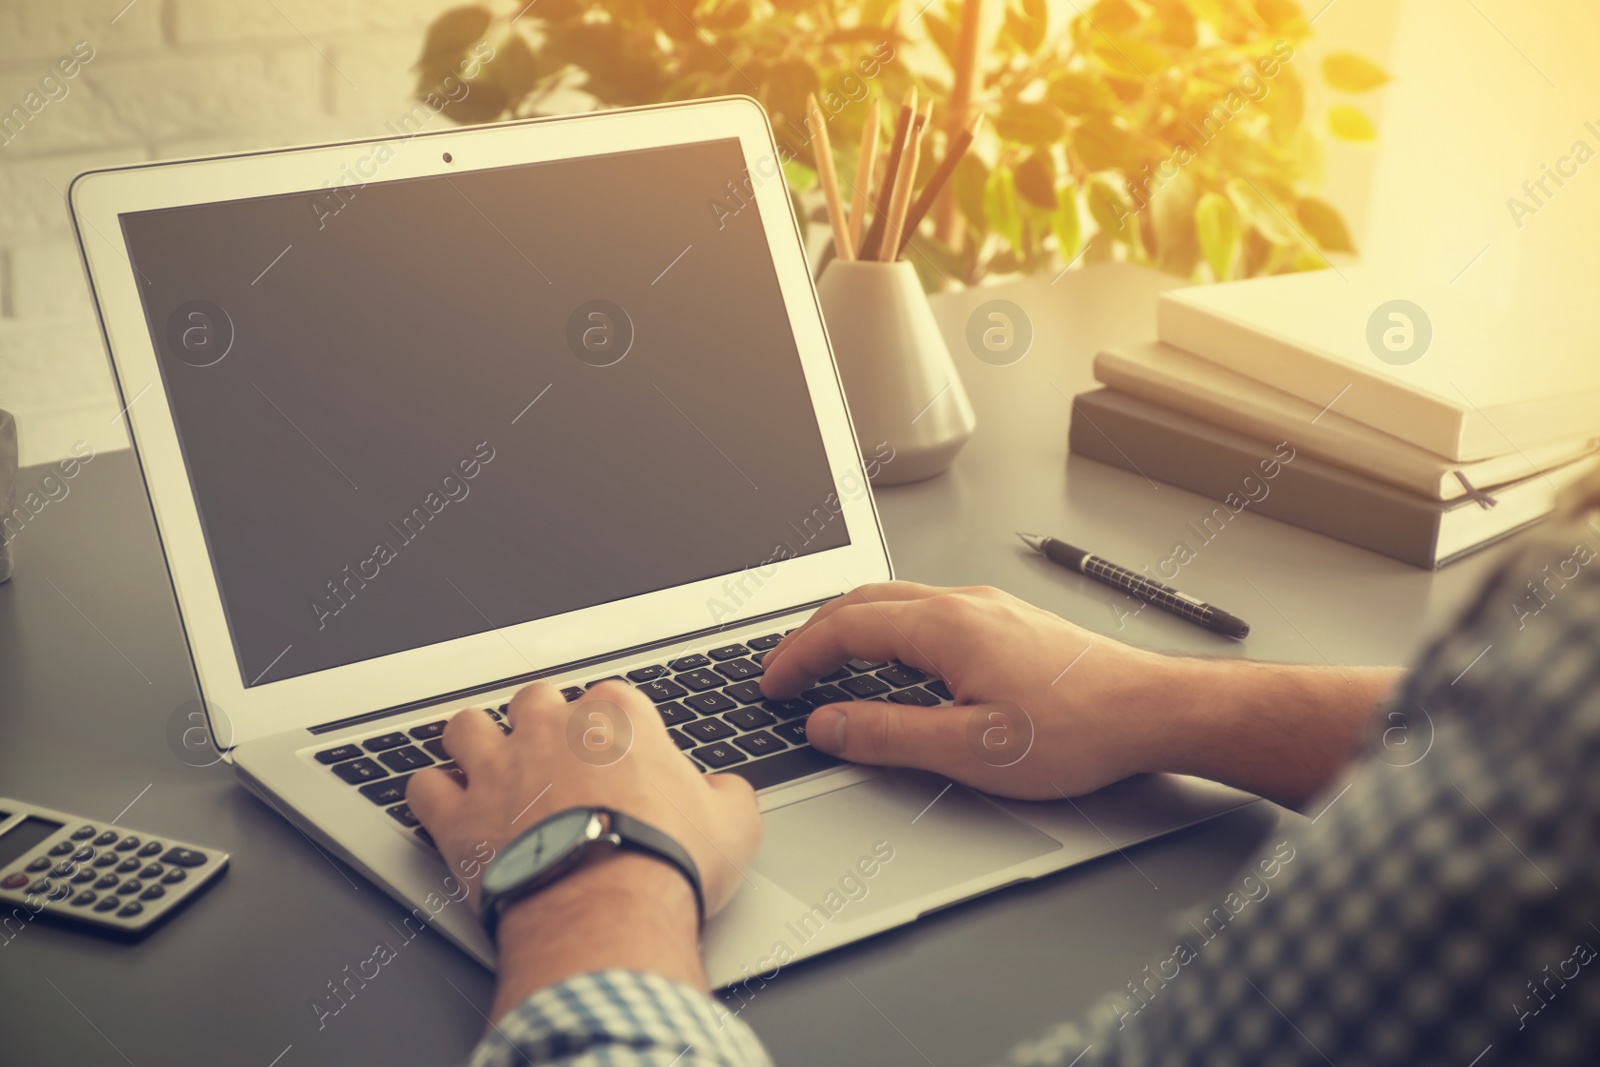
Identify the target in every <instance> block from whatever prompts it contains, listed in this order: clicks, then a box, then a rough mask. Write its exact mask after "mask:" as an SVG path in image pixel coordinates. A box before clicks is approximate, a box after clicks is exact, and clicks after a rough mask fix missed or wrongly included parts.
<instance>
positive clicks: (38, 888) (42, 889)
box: [28, 878, 56, 897]
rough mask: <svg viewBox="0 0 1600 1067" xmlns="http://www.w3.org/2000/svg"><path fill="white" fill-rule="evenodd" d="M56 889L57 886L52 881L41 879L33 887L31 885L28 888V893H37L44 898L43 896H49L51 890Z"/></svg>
mask: <svg viewBox="0 0 1600 1067" xmlns="http://www.w3.org/2000/svg"><path fill="white" fill-rule="evenodd" d="M55 887H56V884H55V883H54V882H52V881H51V880H50V879H48V878H41V879H39V880H38V881H37V882H35V883H33V884H32V885H30V886H29V887H28V892H30V893H37V894H39V895H40V896H41V897H42V896H46V895H47V894H49V892H50V890H52V889H54V888H55Z"/></svg>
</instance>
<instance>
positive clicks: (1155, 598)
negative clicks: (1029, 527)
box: [1017, 533, 1250, 638]
mask: <svg viewBox="0 0 1600 1067" xmlns="http://www.w3.org/2000/svg"><path fill="white" fill-rule="evenodd" d="M1017 536H1018V537H1020V538H1022V543H1023V544H1025V545H1027V546H1028V547H1029V548H1031V549H1033V550H1034V551H1035V552H1038V553H1040V554H1041V555H1043V556H1044V558H1045V559H1047V560H1049V561H1050V562H1051V563H1058V564H1060V565H1061V566H1063V567H1066V568H1067V569H1068V570H1074V571H1077V572H1078V573H1079V574H1084V575H1088V576H1089V577H1090V578H1093V579H1095V580H1096V581H1100V582H1104V583H1105V584H1106V585H1109V586H1113V587H1114V588H1117V589H1121V590H1122V591H1123V592H1124V593H1127V594H1128V595H1130V596H1135V597H1138V598H1139V599H1140V600H1142V601H1144V602H1145V603H1146V604H1153V605H1155V606H1156V607H1158V608H1160V609H1161V610H1162V611H1168V612H1171V613H1172V614H1174V615H1176V616H1177V617H1178V618H1180V619H1187V620H1188V621H1189V622H1192V623H1194V624H1195V625H1196V626H1204V627H1205V628H1206V629H1207V630H1210V631H1212V632H1213V633H1219V634H1223V635H1224V636H1226V637H1238V638H1245V637H1248V636H1249V635H1250V624H1249V623H1247V622H1245V621H1244V620H1243V619H1241V618H1239V617H1238V616H1237V615H1229V614H1228V613H1227V612H1226V611H1223V610H1222V609H1221V608H1214V607H1212V606H1211V605H1210V604H1207V603H1206V602H1205V601H1203V600H1196V599H1195V598H1194V597H1192V596H1189V595H1188V594H1187V593H1180V592H1178V591H1177V590H1176V589H1174V588H1172V587H1171V586H1170V585H1162V584H1161V583H1160V582H1156V581H1151V580H1150V579H1149V578H1146V577H1145V576H1144V575H1142V574H1139V573H1138V572H1137V571H1130V570H1129V569H1128V568H1126V567H1119V566H1117V565H1116V564H1115V563H1112V562H1111V561H1110V560H1107V559H1101V558H1100V557H1099V556H1097V555H1095V554H1094V553H1092V552H1085V551H1084V550H1083V549H1081V548H1074V547H1072V546H1071V545H1069V544H1067V543H1066V542H1065V541H1057V540H1056V539H1055V538H1054V537H1044V536H1042V535H1040V534H1026V533H1019V534H1017Z"/></svg>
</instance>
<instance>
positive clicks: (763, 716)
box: [722, 708, 778, 730]
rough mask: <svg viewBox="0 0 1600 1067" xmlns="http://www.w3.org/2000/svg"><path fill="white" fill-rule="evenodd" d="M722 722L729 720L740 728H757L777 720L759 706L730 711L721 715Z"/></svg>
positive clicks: (769, 724)
mask: <svg viewBox="0 0 1600 1067" xmlns="http://www.w3.org/2000/svg"><path fill="white" fill-rule="evenodd" d="M722 721H723V722H731V723H733V725H735V726H737V727H738V728H739V729H741V730H759V729H760V728H761V727H763V726H771V725H772V724H773V723H775V722H777V721H778V720H777V719H774V718H773V717H772V716H771V715H768V714H767V713H766V712H764V711H762V710H761V709H760V708H740V709H739V710H738V711H730V712H728V714H726V715H724V716H723V717H722Z"/></svg>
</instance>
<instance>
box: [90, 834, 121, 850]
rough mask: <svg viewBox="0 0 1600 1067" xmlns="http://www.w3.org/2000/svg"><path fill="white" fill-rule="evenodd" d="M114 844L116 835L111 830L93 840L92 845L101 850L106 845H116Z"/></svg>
mask: <svg viewBox="0 0 1600 1067" xmlns="http://www.w3.org/2000/svg"><path fill="white" fill-rule="evenodd" d="M116 842H117V835H116V833H115V832H114V831H111V830H107V831H106V832H105V833H103V834H101V835H100V836H99V837H97V838H95V839H94V843H95V844H97V845H99V846H101V847H102V848H103V847H105V846H106V845H114V844H116Z"/></svg>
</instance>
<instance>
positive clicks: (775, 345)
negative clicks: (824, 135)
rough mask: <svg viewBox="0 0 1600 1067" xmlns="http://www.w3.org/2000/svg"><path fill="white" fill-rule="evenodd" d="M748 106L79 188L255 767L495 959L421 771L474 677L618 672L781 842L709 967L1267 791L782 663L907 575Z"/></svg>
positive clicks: (762, 961) (769, 150)
mask: <svg viewBox="0 0 1600 1067" xmlns="http://www.w3.org/2000/svg"><path fill="white" fill-rule="evenodd" d="M779 159H780V156H779V151H778V148H777V146H776V144H775V143H774V139H773V135H772V131H771V129H770V127H769V125H768V123H767V120H766V117H765V115H764V113H763V112H762V110H761V108H760V107H759V105H758V104H757V103H755V102H754V101H752V100H749V99H746V98H726V99H715V100H706V101H699V102H694V103H687V104H677V105H668V106H661V107H651V108H640V109H631V110H623V111H612V112H602V113H594V114H585V115H579V116H573V117H564V118H556V119H541V120H536V121H518V122H510V123H503V124H499V125H493V126H483V127H476V128H470V129H453V130H447V131H441V132H437V133H419V134H416V135H414V136H409V137H398V138H389V139H383V140H372V141H359V142H351V143H345V144H334V145H324V146H320V147H311V148H297V149H289V150H282V151H270V152H258V153H253V154H248V155H239V156H230V157H224V158H212V159H199V160H190V161H183V162H172V163H158V164H149V165H142V166H132V167H126V168H118V169H110V170H101V171H94V172H91V173H88V174H84V175H82V176H80V177H78V178H77V180H76V181H74V182H73V184H72V188H71V193H70V201H71V208H72V214H73V218H74V222H75V225H76V228H77V233H78V241H79V246H80V249H81V251H82V254H83V259H84V263H85V268H86V270H87V272H88V275H89V280H90V285H91V288H92V290H93V294H94V299H95V303H96V306H97V309H98V314H99V317H100V322H101V326H102V329H103V333H104V337H105V342H106V346H107V349H108V351H109V353H110V356H111V362H112V365H113V368H114V371H115V376H116V381H117V387H118V389H119V391H120V398H121V402H122V403H123V404H124V405H125V411H126V416H127V420H128V425H129V428H130V434H131V437H132V440H133V445H134V448H135V450H136V453H137V456H138V461H139V465H140V469H141V472H142V475H143V477H144V480H145V483H146V486H147V488H148V494H149V498H150V505H151V510H152V512H153V514H154V517H155V521H156V525H157V528H158V530H159V534H160V540H161V544H162V548H163V552H164V555H165V559H166V565H167V568H168V571H169V573H170V576H171V580H172V587H173V592H174V595H175V597H176V600H177V604H178V607H179V612H180V615H181V618H182V623H183V629H184V633H185V637H186V640H187V642H188V646H189V651H190V654H191V658H192V662H193V665H194V672H195V679H196V682H197V685H198V687H199V691H200V693H201V696H202V699H203V703H204V706H205V709H206V714H207V717H208V722H209V727H210V733H211V736H212V738H213V739H214V741H215V743H216V744H217V746H218V748H219V750H220V751H221V753H222V755H223V756H224V757H225V758H226V759H227V760H229V761H230V762H231V764H232V766H233V768H234V770H235V772H236V773H237V776H238V779H239V781H240V782H241V783H242V784H243V785H244V786H245V787H246V788H247V789H249V790H250V791H252V792H253V793H254V794H256V795H257V796H258V797H259V798H260V799H261V800H262V801H264V802H265V803H266V804H268V805H269V806H270V807H271V808H272V809H273V810H274V811H276V812H278V813H279V814H281V815H282V816H283V817H285V818H286V819H288V820H290V821H291V822H292V823H293V824H294V825H296V826H297V827H299V828H300V830H302V831H303V832H304V834H305V836H306V837H307V838H308V839H309V841H310V842H311V843H312V844H313V845H314V846H315V847H317V848H319V849H321V850H323V851H324V852H326V853H328V854H330V855H333V856H337V857H338V858H339V859H340V860H342V861H343V862H345V863H347V864H349V865H350V866H351V867H353V868H355V869H356V870H358V871H359V872H360V873H361V874H362V875H364V876H365V877H366V878H368V879H370V880H371V881H372V882H373V883H375V884H376V885H378V886H380V887H381V888H382V889H383V890H384V891H386V892H387V893H389V894H390V895H392V896H393V897H394V898H395V899H396V900H398V901H400V902H401V903H402V904H403V905H404V906H405V907H407V908H409V909H411V912H412V915H413V916H414V917H415V920H416V922H418V923H419V924H426V925H429V926H432V927H433V928H435V929H437V930H438V931H439V932H441V933H442V934H444V935H445V936H446V937H448V938H450V939H451V940H452V941H453V942H455V943H456V944H457V945H459V946H460V947H461V948H462V949H463V950H464V951H466V952H467V953H469V954H470V955H472V956H473V957H475V958H476V959H478V960H480V961H481V962H483V963H484V964H485V965H488V966H492V965H493V949H492V946H491V945H490V944H489V942H488V941H487V940H486V939H485V937H484V935H483V933H482V931H481V930H480V929H479V926H478V924H477V922H476V921H475V920H474V919H473V917H472V916H471V915H470V913H469V912H468V910H467V907H466V905H465V904H464V903H463V902H462V900H461V898H460V894H459V892H453V891H452V890H451V887H452V886H454V885H455V884H456V883H454V882H453V880H451V879H450V878H449V875H448V872H447V871H446V869H445V867H444V865H443V863H442V861H441V860H440V858H439V856H438V854H437V853H436V852H435V850H434V849H433V847H432V845H431V843H430V841H429V840H428V838H427V834H426V832H425V831H424V830H423V828H421V827H420V826H419V825H418V824H417V820H416V818H415V816H414V815H413V814H412V813H411V811H410V809H409V808H408V806H407V805H406V803H405V783H406V780H407V776H408V775H409V774H412V773H415V771H416V770H418V769H420V768H423V767H429V766H437V765H441V764H444V765H448V763H449V760H448V756H447V755H446V753H445V752H444V751H443V748H442V746H441V745H440V742H439V733H440V731H441V730H442V729H443V724H444V722H445V720H446V718H447V717H448V716H449V715H451V714H452V713H454V712H456V711H457V710H459V709H462V708H466V707H472V708H484V709H488V710H489V712H490V714H492V715H495V716H496V717H503V713H504V706H505V704H506V702H507V701H509V700H510V698H511V696H512V694H513V693H515V692H516V691H517V689H519V688H520V687H521V686H523V685H526V684H527V683H529V682H531V681H534V680H536V679H539V680H546V681H549V682H553V683H554V684H556V685H558V686H560V687H562V688H563V690H564V691H565V692H566V693H567V695H568V697H569V699H570V698H572V697H574V696H576V695H577V694H579V693H581V692H582V691H583V689H584V687H586V686H588V685H591V684H594V683H595V682H596V681H599V680H602V679H605V678H611V677H622V678H625V679H628V680H629V681H630V682H632V683H633V684H635V685H637V686H638V687H639V688H640V689H641V690H643V691H644V692H645V693H646V695H647V696H649V697H650V699H651V700H652V701H653V702H654V703H655V705H656V707H657V709H658V710H659V711H660V713H661V715H662V717H663V719H664V720H665V721H666V723H667V725H668V726H669V727H670V730H671V734H672V737H673V739H674V741H675V742H676V743H677V744H678V745H679V747H680V748H681V749H682V750H683V751H684V754H685V755H684V758H685V759H688V760H690V761H691V762H692V763H694V764H695V765H696V766H697V767H699V768H700V769H702V770H703V771H705V772H707V773H722V774H739V775H742V776H744V777H746V778H747V779H749V780H750V781H751V783H752V784H753V785H755V786H756V788H757V790H758V798H759V801H760V805H761V808H762V810H763V812H764V820H765V827H766V832H765V837H764V841H763V844H762V847H761V851H760V853H759V855H758V857H757V858H756V860H755V862H754V865H753V868H752V869H751V871H750V872H749V875H748V878H747V880H746V885H745V886H744V888H743V889H742V891H741V892H740V893H739V894H738V895H737V897H736V899H735V900H734V902H733V903H732V904H731V905H730V906H729V907H728V908H727V909H726V910H725V911H724V912H723V913H722V914H720V915H718V916H717V917H716V918H715V919H714V920H713V921H712V922H711V923H710V924H709V925H708V927H707V930H706V934H705V948H706V954H707V966H708V971H709V975H710V978H711V980H712V981H713V982H714V983H715V984H717V985H719V986H725V985H732V984H737V983H740V982H743V983H745V984H746V985H747V986H748V985H749V984H750V983H751V982H754V981H764V980H765V979H764V978H763V977H762V976H766V977H767V978H770V977H771V976H772V974H773V973H774V972H775V971H776V970H777V969H778V968H779V967H781V966H782V965H784V964H787V963H789V962H791V961H793V960H796V959H800V958H804V957H807V956H811V955H814V954H816V953H818V952H822V951H825V950H827V949H831V948H835V947H838V946H840V945H843V944H847V943H849V942H852V941H855V940H857V939H859V938H862V937H865V936H868V935H870V934H873V933H877V932H879V931H882V930H885V929H888V928H890V927H893V926H896V925H899V924H902V923H907V922H911V921H913V920H915V919H917V918H918V917H919V916H922V915H926V914H928V913H930V912H932V911H936V910H938V909H940V908H943V907H947V906H949V905H951V904H953V903H955V902H958V901H961V900H965V899H968V898H971V897H974V896H976V895H978V894H982V893H985V892H988V891H991V890H994V889H997V888H999V887H1002V886H1005V885H1009V884H1012V883H1016V882H1019V881H1023V880H1026V879H1030V878H1035V877H1038V876H1040V875H1043V874H1046V873H1049V872H1051V871H1056V870H1060V869H1062V868H1064V867H1067V866H1070V865H1073V864H1076V863H1081V862H1083V861H1085V860H1088V859H1092V858H1094V857H1097V856H1101V855H1104V854H1106V853H1109V852H1113V851H1117V850H1120V849H1122V848H1125V847H1126V846H1128V845H1131V844H1133V843H1134V842H1136V841H1140V840H1143V839H1146V838H1149V837H1153V836H1155V835H1158V834H1161V833H1164V832H1167V831H1170V830H1173V829H1176V828H1178V827H1181V826H1186V825H1189V824H1192V823H1194V822H1197V821H1199V820H1201V819H1205V818H1208V817H1211V816H1213V815H1216V814H1218V813H1220V812H1223V811H1227V810H1230V809H1232V808H1235V807H1238V806H1239V805H1241V804H1244V803H1248V802H1249V801H1250V799H1251V798H1249V797H1247V796H1246V795H1244V794H1241V793H1238V792H1235V791H1233V790H1229V789H1225V788H1223V787H1220V786H1215V785H1211V784H1208V783H1200V782H1197V781H1194V780H1189V779H1180V778H1172V777H1165V776H1157V777H1151V778H1141V779H1134V780H1130V781H1128V782H1124V783H1121V784H1119V785H1118V786H1114V787H1112V788H1111V789H1109V790H1106V791H1103V792H1102V793H1100V794H1096V795H1095V796H1092V797H1085V798H1079V799H1077V800H1075V801H1070V802H1069V801H1063V802H1059V803H1021V802H1011V801H1004V800H995V799H990V798H987V797H984V796H981V795H979V794H977V793H974V792H971V791H969V790H967V789H964V788H962V787H954V788H952V787H951V785H950V783H949V782H947V781H945V780H942V779H940V778H937V777H935V776H932V775H927V774H919V773H914V772H891V771H886V770H881V769H875V768H865V767H858V766H849V765H844V764H841V763H839V762H838V761H836V760H834V759H832V758H831V757H828V756H826V755H824V754H822V753H820V752H817V751H816V750H814V749H812V748H811V747H810V746H809V745H808V744H807V743H806V736H805V717H806V715H807V714H809V712H810V710H811V708H812V707H815V706H818V705H820V704H822V703H826V702H828V701H832V700H840V699H846V698H847V697H856V698H882V699H886V700H891V701H896V702H899V703H904V704H910V705H937V704H945V703H948V702H949V700H950V692H949V690H948V689H946V688H945V687H944V685H943V683H942V682H941V681H940V680H939V679H937V678H930V677H927V676H925V675H923V674H922V673H921V672H919V671H916V670H914V669H912V668H910V667H906V666H904V665H900V664H889V663H867V662H861V661H853V662H852V663H850V664H847V665H845V666H844V667H841V668H840V669H839V670H838V671H837V672H835V674H833V675H831V676H829V677H828V678H825V679H822V680H820V681H819V683H818V685H817V686H816V687H815V688H813V689H811V690H809V691H807V693H805V694H803V695H802V696H801V697H800V698H797V699H795V700H790V701H782V702H778V701H768V700H766V699H765V698H764V697H763V695H762V694H761V692H760V687H759V676H760V672H761V659H762V658H763V656H764V655H765V654H766V652H767V651H768V650H770V649H771V648H772V647H773V646H774V645H775V644H776V643H777V642H778V641H779V640H780V639H781V637H782V635H783V634H784V633H785V632H786V631H788V630H790V629H792V628H794V627H795V626H797V625H799V624H800V623H801V622H802V621H803V620H805V619H806V618H807V617H808V615H809V614H810V613H811V612H812V611H813V610H814V609H815V608H816V607H818V606H819V605H821V604H823V603H825V602H827V601H828V600H829V599H831V598H833V597H835V596H837V595H838V594H840V593H842V592H845V591H846V590H848V589H850V588H852V587H854V586H856V585H859V584H863V583H867V582H877V581H884V580H888V579H890V578H891V577H892V576H893V569H892V566H891V564H890V560H889V552H888V549H887V547H886V545H885V542H884V535H883V530H882V528H881V526H880V524H879V521H878V515H877V512H876V510H875V507H874V503H873V497H872V493H871V491H870V488H869V479H870V476H871V475H872V474H873V473H874V472H875V471H876V469H877V468H878V467H879V466H881V465H883V464H892V463H893V462H894V452H893V448H892V445H890V444H889V443H888V442H878V441H858V440H857V439H856V437H855V435H854V433H853V432H852V429H851V423H850V416H849V411H848V408H847V406H846V398H845V396H844V395H843V393H842V391H841V387H840V383H839V378H838V375H837V373H836V371H835V367H834V363H833V359H832V356H831V353H830V350H829V347H828V337H827V333H826V331H825V329H824V325H823V321H822V316H821V314H820V312H819V310H818V306H817V300H816V294H815V292H814V290H813V287H812V279H811V274H810V271H809V269H808V266H807V262H806V256H805V252H804V248H803V245H802V240H801V233H800V229H799V226H798V225H797V221H796V217H795V215H794V212H793V210H792V207H791V201H790V198H789V194H788V191H787V189H786V187H785V182H784V180H783V176H782V173H781V170H780V167H779Z"/></svg>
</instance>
